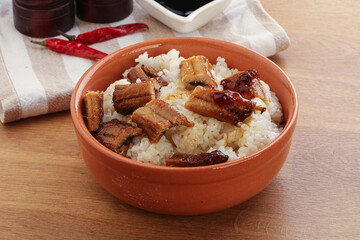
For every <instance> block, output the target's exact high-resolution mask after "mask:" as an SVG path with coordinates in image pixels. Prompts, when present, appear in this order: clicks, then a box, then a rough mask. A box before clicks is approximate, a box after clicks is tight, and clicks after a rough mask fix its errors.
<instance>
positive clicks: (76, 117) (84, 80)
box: [70, 37, 299, 173]
mask: <svg viewBox="0 0 360 240" xmlns="http://www.w3.org/2000/svg"><path fill="white" fill-rule="evenodd" d="M174 39H177V40H182V41H210V42H212V43H216V44H218V45H222V44H231V45H234V46H236V47H238V48H241V49H242V51H245V52H249V53H250V55H255V57H260V58H261V59H262V60H263V61H265V62H268V63H269V64H270V65H272V67H274V68H275V69H277V70H278V71H280V72H281V73H282V74H283V76H284V77H285V79H286V80H287V82H288V84H289V86H290V89H289V90H290V91H291V97H292V100H293V102H294V103H295V107H294V109H293V114H292V115H289V116H288V119H287V122H286V124H285V126H284V129H283V130H282V131H281V132H280V134H279V135H278V136H277V137H276V138H275V139H274V140H273V141H271V142H270V143H269V144H267V145H266V146H264V147H262V148H260V149H259V150H257V151H256V152H253V153H251V154H248V155H246V156H244V157H241V158H238V159H236V160H232V161H227V162H225V163H220V164H215V165H208V166H199V167H189V168H186V167H166V166H158V165H152V164H149V163H142V162H138V161H136V160H133V159H131V158H128V157H124V156H122V155H120V154H117V153H115V152H113V151H111V150H109V149H107V148H106V147H105V146H103V145H102V144H101V143H99V142H98V141H97V140H96V139H95V138H94V137H93V136H92V135H91V134H90V132H89V131H88V129H87V127H86V125H85V122H84V121H83V117H82V111H81V107H79V103H80V102H81V101H82V96H81V95H80V94H79V88H80V87H82V88H81V89H82V90H83V89H84V88H85V86H86V85H87V84H88V82H89V80H90V79H91V76H92V75H93V74H94V72H96V71H97V70H98V69H100V68H101V67H102V66H103V65H104V64H106V63H107V62H108V61H111V60H112V59H113V58H114V56H115V55H117V54H119V53H121V52H123V53H124V54H126V52H133V51H136V49H138V50H139V55H140V54H142V53H143V52H145V51H143V50H142V49H144V48H146V46H156V45H162V44H166V42H167V41H172V40H174ZM129 50H130V51H129ZM140 50H141V51H140ZM114 81H115V80H114ZM298 109H299V103H298V97H297V94H296V90H295V87H294V85H293V83H292V82H291V80H290V79H289V77H288V76H287V75H286V74H285V72H284V71H283V70H282V69H281V68H280V67H279V66H277V65H276V64H275V63H273V62H272V61H271V60H269V59H268V58H266V57H264V56H262V55H260V54H259V53H256V52H255V51H253V50H251V49H248V48H246V47H243V46H241V45H238V44H235V43H230V42H227V41H223V40H218V39H212V38H203V37H169V38H160V39H153V40H148V41H144V42H140V43H136V44H133V45H130V46H127V47H124V48H122V49H119V50H117V51H115V52H114V53H112V54H109V55H108V56H106V57H104V58H103V59H101V60H99V61H98V62H97V63H95V64H94V65H93V66H91V67H90V68H89V69H88V70H87V71H86V72H85V73H84V74H83V75H82V77H81V78H80V80H79V81H78V83H77V84H76V86H75V88H74V91H73V93H72V96H71V103H70V112H71V118H72V121H73V124H74V127H75V128H76V129H77V131H78V132H79V134H81V135H82V136H83V137H84V139H85V140H86V141H87V143H88V144H90V146H91V147H92V148H95V149H96V150H97V151H98V152H100V153H102V154H104V155H105V156H106V157H108V158H109V159H111V161H115V162H118V163H122V164H125V165H127V166H128V167H130V168H132V169H135V168H140V169H142V170H149V171H154V173H155V172H158V173H161V172H164V171H165V172H172V173H176V172H187V173H190V172H201V171H207V170H216V169H224V168H229V167H231V166H234V165H239V164H244V163H245V162H248V161H250V160H251V159H253V158H256V157H257V156H258V155H260V154H261V153H263V152H265V151H268V150H269V149H270V148H271V147H272V146H273V145H275V144H276V143H277V142H279V141H280V140H281V139H282V138H283V137H284V136H285V135H287V134H291V133H288V132H289V131H291V128H292V127H293V126H294V125H296V120H297V116H298ZM290 137H291V136H290ZM290 141H291V140H290ZM99 161H101V160H99Z"/></svg>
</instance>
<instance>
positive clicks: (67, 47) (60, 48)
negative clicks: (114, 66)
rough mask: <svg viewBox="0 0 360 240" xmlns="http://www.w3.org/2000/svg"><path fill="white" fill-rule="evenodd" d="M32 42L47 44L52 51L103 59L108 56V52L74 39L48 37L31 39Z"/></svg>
mask: <svg viewBox="0 0 360 240" xmlns="http://www.w3.org/2000/svg"><path fill="white" fill-rule="evenodd" d="M31 42H32V43H36V44H40V45H42V46H45V47H47V48H48V49H50V50H52V51H55V52H59V53H63V54H67V55H71V56H76V57H82V58H89V59H101V58H103V57H105V56H107V54H106V53H103V52H100V51H98V50H96V49H94V48H91V47H88V46H86V45H85V44H82V43H78V42H73V41H66V40H63V39H58V38H48V39H45V40H43V41H41V42H38V41H33V40H31Z"/></svg>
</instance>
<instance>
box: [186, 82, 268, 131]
mask: <svg viewBox="0 0 360 240" xmlns="http://www.w3.org/2000/svg"><path fill="white" fill-rule="evenodd" d="M185 108H187V109H189V110H190V111H193V112H195V113H198V114H201V115H203V116H207V117H213V118H216V119H217V120H219V121H223V122H227V123H230V124H233V125H237V124H238V123H239V122H242V121H244V120H245V119H246V118H247V117H248V116H250V115H251V113H252V112H253V111H255V110H261V111H264V109H263V108H261V109H259V108H258V107H257V106H256V105H255V103H253V102H252V101H250V100H247V99H245V98H243V97H242V96H241V95H240V94H239V93H237V92H233V91H229V90H225V91H218V90H216V89H213V88H211V87H201V86H197V87H196V88H195V89H194V91H193V92H192V93H191V95H190V97H189V99H188V101H187V102H186V103H185Z"/></svg>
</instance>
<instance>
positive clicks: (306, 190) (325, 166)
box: [0, 0, 360, 239]
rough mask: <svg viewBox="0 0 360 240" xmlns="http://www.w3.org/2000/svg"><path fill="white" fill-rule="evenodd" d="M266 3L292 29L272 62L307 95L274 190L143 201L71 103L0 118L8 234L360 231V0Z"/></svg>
mask: <svg viewBox="0 0 360 240" xmlns="http://www.w3.org/2000/svg"><path fill="white" fill-rule="evenodd" d="M262 4H263V6H264V8H265V9H266V10H267V11H268V12H269V14H270V15H271V16H273V17H274V18H275V19H276V20H277V21H278V22H279V23H280V25H282V26H283V27H284V28H285V30H286V31H287V33H288V34H289V36H290V38H291V41H292V45H291V47H290V48H289V49H288V50H286V51H284V52H282V53H280V54H278V55H276V56H274V57H271V60H273V61H274V62H275V63H277V64H278V65H279V66H280V67H281V68H282V69H283V70H284V71H285V72H286V73H287V74H288V75H289V77H290V78H291V79H292V81H293V83H294V85H295V87H296V90H297V93H298V97H299V101H300V114H299V119H298V126H297V129H296V131H295V134H294V137H293V143H292V148H291V151H290V154H289V156H288V159H287V161H286V163H285V165H284V167H283V168H282V170H281V172H280V173H279V175H278V176H277V178H276V179H275V180H274V181H273V182H272V183H271V184H270V185H269V186H268V187H267V188H266V189H265V190H264V191H262V192H261V193H260V194H258V195H257V196H255V197H254V198H252V199H250V200H248V201H247V202H245V203H243V204H240V205H238V206H236V207H233V208H231V209H228V210H224V211H221V212H217V213H213V214H208V215H202V216H191V217H181V216H180V217H179V216H166V215H158V214H152V213H148V212H145V211H142V210H139V209H136V208H134V207H131V206H129V205H127V204H125V203H123V202H121V201H119V200H117V199H116V198H114V197H113V196H111V195H110V194H108V193H107V192H106V191H105V190H103V189H102V188H101V187H100V186H99V185H98V184H97V182H96V181H95V180H94V179H93V177H92V176H91V175H90V173H89V172H88V170H87V168H86V166H85V164H84V163H83V161H82V158H81V155H80V153H79V150H78V147H77V142H76V136H75V133H74V131H73V127H72V123H71V119H70V114H69V112H61V113H56V114H50V115H47V116H42V117H35V118H31V119H25V120H21V121H18V122H15V123H11V124H7V125H0V173H1V174H0V239H360V147H359V142H360V112H359V106H360V94H359V90H360V81H359V76H360V67H359V66H360V51H359V49H360V40H359V39H360V38H359V37H360V28H359V26H360V17H359V15H360V14H359V13H360V10H359V9H360V1H352V0H344V1H340V0H329V1H324V0H322V1H321V0H319V1H315V0H303V1H297V0H287V1H284V0H262Z"/></svg>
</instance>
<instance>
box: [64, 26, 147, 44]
mask: <svg viewBox="0 0 360 240" xmlns="http://www.w3.org/2000/svg"><path fill="white" fill-rule="evenodd" d="M143 28H147V29H149V26H148V25H146V24H145V23H131V24H124V25H120V26H117V27H104V28H98V29H95V30H93V31H90V32H86V33H82V34H79V35H78V36H75V35H68V34H66V33H63V32H61V31H58V33H60V34H61V35H63V36H64V37H66V38H67V39H69V40H70V41H75V42H79V43H82V44H85V45H90V44H93V43H98V42H103V41H106V40H110V39H113V38H117V37H121V36H124V35H126V34H129V33H132V32H135V31H137V30H140V29H143Z"/></svg>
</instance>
